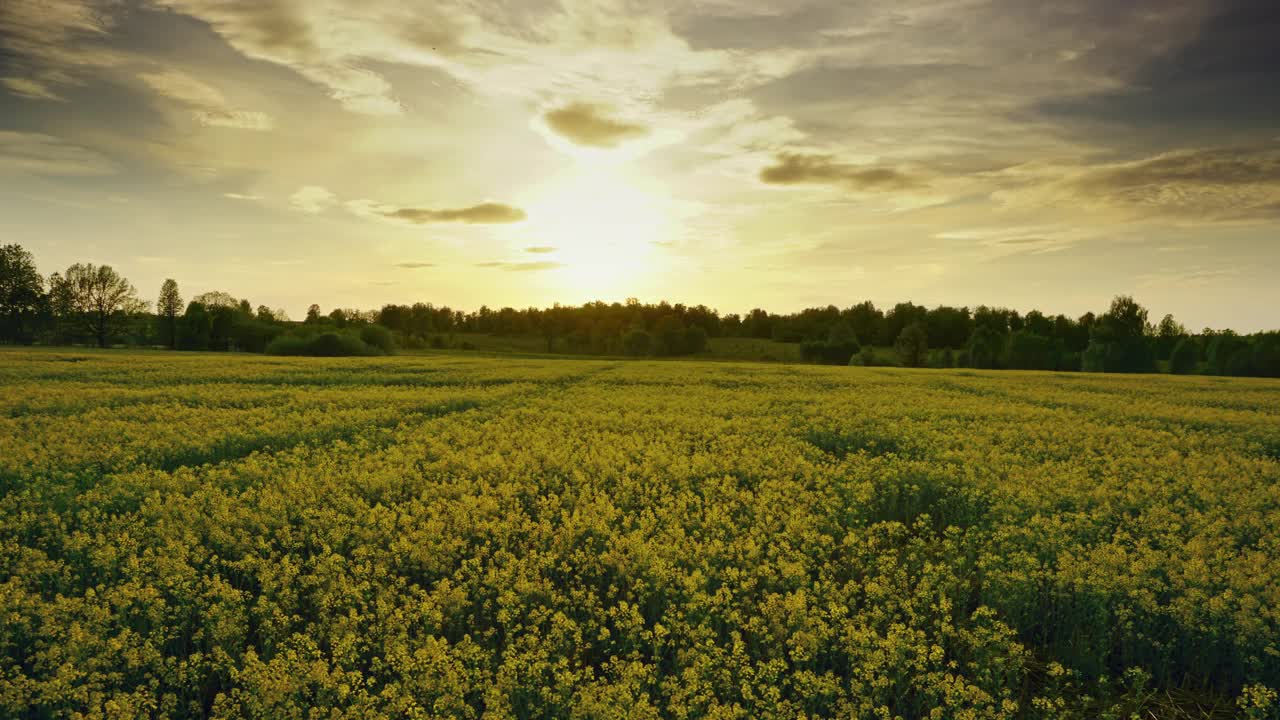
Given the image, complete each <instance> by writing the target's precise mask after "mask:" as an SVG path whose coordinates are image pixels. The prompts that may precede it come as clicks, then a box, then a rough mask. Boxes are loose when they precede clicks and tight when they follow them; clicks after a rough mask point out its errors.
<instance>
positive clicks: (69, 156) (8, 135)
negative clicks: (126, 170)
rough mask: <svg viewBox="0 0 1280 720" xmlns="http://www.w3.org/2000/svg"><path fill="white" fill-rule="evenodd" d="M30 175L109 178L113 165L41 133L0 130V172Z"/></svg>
mask: <svg viewBox="0 0 1280 720" xmlns="http://www.w3.org/2000/svg"><path fill="white" fill-rule="evenodd" d="M5 170H9V171H13V172H18V173H24V174H32V175H55V176H67V177H74V176H80V177H91V176H97V175H111V174H114V173H115V172H116V171H117V168H116V165H115V163H113V162H111V160H110V159H108V158H107V157H106V156H105V155H102V154H101V153H99V152H97V151H95V150H90V149H88V148H85V147H81V146H79V145H75V144H72V143H69V142H67V141H66V140H63V139H62V138H58V137H54V136H52V135H44V134H41V133H27V132H15V131H12V130H0V171H5Z"/></svg>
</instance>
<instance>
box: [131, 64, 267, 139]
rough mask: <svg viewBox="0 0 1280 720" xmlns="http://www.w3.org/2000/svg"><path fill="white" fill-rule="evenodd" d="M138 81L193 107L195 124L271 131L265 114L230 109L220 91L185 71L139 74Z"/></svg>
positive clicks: (165, 95) (181, 103) (175, 100)
mask: <svg viewBox="0 0 1280 720" xmlns="http://www.w3.org/2000/svg"><path fill="white" fill-rule="evenodd" d="M138 79H140V80H142V81H143V82H144V83H146V84H147V86H148V87H150V88H151V89H152V90H154V91H155V92H157V93H159V94H160V95H162V96H164V97H166V98H169V99H170V100H173V101H174V102H177V103H179V104H180V105H185V106H186V107H188V108H190V109H191V114H192V116H193V117H195V119H196V121H197V122H199V123H200V124H201V125H204V126H206V127H227V128H238V129H241V130H270V129H271V127H272V125H273V123H272V120H271V117H270V116H269V115H267V114H266V113H262V112H256V111H248V110H233V109H231V108H230V107H229V106H228V104H227V99H226V98H225V97H223V95H222V92H221V91H219V90H218V89H217V88H214V87H211V86H209V85H207V84H205V83H203V82H201V81H199V80H197V79H195V78H193V77H191V76H190V75H188V74H186V73H184V72H182V71H179V70H165V71H163V72H157V73H139V74H138Z"/></svg>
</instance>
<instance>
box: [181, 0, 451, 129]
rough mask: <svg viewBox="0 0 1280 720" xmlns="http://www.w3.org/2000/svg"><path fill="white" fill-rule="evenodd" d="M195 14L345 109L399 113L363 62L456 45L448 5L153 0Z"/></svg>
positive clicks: (409, 61) (418, 60)
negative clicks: (315, 86) (319, 88)
mask: <svg viewBox="0 0 1280 720" xmlns="http://www.w3.org/2000/svg"><path fill="white" fill-rule="evenodd" d="M157 4H159V5H161V6H164V7H168V8H171V9H173V10H176V11H178V12H180V13H183V14H185V15H189V16H191V17H194V18H197V19H199V20H201V21H203V22H205V23H208V24H209V26H210V27H211V28H212V29H213V30H214V32H216V33H218V34H219V35H221V36H222V37H223V38H224V39H225V40H226V41H227V43H229V44H230V45H231V46H232V47H233V48H235V49H236V50H239V51H240V52H241V53H243V54H244V55H245V56H247V57H249V58H252V59H255V60H265V61H267V62H272V63H276V64H279V65H283V66H285V67H288V68H291V69H292V70H294V71H295V72H297V73H298V74H300V75H301V76H303V77H305V78H307V79H308V80H310V81H312V82H314V83H316V84H318V85H320V86H322V87H323V88H325V89H326V90H327V91H328V94H329V95H330V97H332V98H333V99H335V100H337V101H338V102H339V103H341V104H342V106H343V107H344V108H346V109H347V110H350V111H352V112H357V113H362V114H367V115H398V114H400V113H401V112H403V106H402V105H401V104H400V102H399V101H398V100H397V99H395V98H394V97H393V96H392V93H391V85H390V83H389V82H387V80H386V78H385V77H383V76H382V75H380V74H378V73H377V72H375V71H373V70H370V69H368V65H369V61H375V62H383V63H397V64H406V65H414V66H431V65H438V64H440V62H441V58H442V56H443V55H444V54H445V53H448V52H453V51H456V50H457V49H458V42H459V39H460V33H461V31H462V30H461V28H460V27H459V26H458V24H457V18H456V17H454V16H452V15H451V14H450V13H449V12H447V10H448V8H445V7H438V6H436V5H435V4H429V5H418V6H415V7H412V8H410V7H407V6H405V5H403V4H402V3H398V2H392V1H391V0H371V2H368V3H365V4H362V5H361V9H360V12H359V13H352V12H351V11H350V6H349V5H348V4H347V3H346V2H343V1H342V0H274V1H270V2H264V1H262V0H157Z"/></svg>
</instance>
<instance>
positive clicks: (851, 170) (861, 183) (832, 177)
mask: <svg viewBox="0 0 1280 720" xmlns="http://www.w3.org/2000/svg"><path fill="white" fill-rule="evenodd" d="M760 181H761V182H764V183H766V184H768V185H837V186H841V187H845V188H848V189H850V190H854V191H858V192H880V191H891V190H910V189H914V188H919V187H923V186H924V185H925V183H924V182H923V181H922V180H921V179H919V178H918V177H916V176H914V175H912V174H908V173H905V172H903V171H901V170H898V169H896V168H893V167H888V166H882V165H881V166H877V165H854V164H850V163H842V162H837V161H836V160H835V159H834V158H833V157H832V156H830V155H804V154H797V153H781V154H779V155H778V156H777V157H776V158H775V164H774V165H770V166H768V167H766V168H764V169H763V170H761V171H760Z"/></svg>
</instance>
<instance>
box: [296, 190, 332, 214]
mask: <svg viewBox="0 0 1280 720" xmlns="http://www.w3.org/2000/svg"><path fill="white" fill-rule="evenodd" d="M337 202H338V198H337V196H336V195H334V194H333V193H331V192H329V191H328V190H327V189H326V188H322V187H320V186H318V185H307V186H305V187H302V188H299V189H298V191H297V192H295V193H294V194H292V195H290V196H289V203H290V204H291V205H293V207H294V208H295V209H297V210H301V211H302V212H304V213H308V214H311V215H318V214H320V213H322V212H324V211H325V210H327V209H329V208H330V207H332V206H333V205H335V204H336V203H337Z"/></svg>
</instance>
